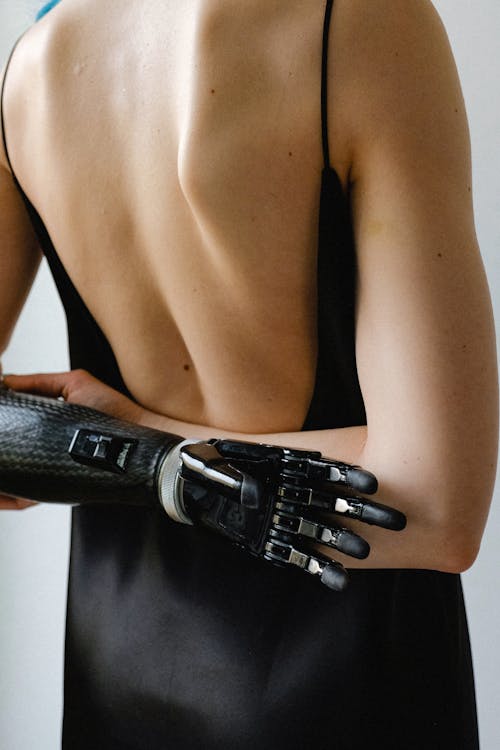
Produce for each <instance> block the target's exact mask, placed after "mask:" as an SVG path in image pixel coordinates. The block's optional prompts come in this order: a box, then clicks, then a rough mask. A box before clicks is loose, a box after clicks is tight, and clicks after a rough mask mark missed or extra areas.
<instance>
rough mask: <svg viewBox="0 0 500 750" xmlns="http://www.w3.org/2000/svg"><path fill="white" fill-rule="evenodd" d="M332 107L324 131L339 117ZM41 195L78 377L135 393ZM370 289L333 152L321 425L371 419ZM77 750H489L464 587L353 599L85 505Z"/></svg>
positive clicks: (319, 381) (145, 520)
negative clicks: (479, 712) (363, 317)
mask: <svg viewBox="0 0 500 750" xmlns="http://www.w3.org/2000/svg"><path fill="white" fill-rule="evenodd" d="M331 5H332V2H331V0H330V1H329V2H328V3H327V8H326V10H327V13H326V15H325V34H324V42H325V44H324V49H323V71H325V70H326V63H325V55H326V51H327V40H328V23H329V19H330V15H329V14H330V12H331ZM325 83H326V77H325V76H324V75H323V84H325ZM325 101H326V96H325V95H324V96H323V97H322V102H323V103H324V102H325ZM322 114H323V123H322V127H323V133H325V132H327V129H326V122H325V116H326V107H325V106H323V108H322ZM324 145H325V142H324ZM326 145H328V142H327V140H326ZM26 201H27V206H28V210H29V211H30V214H31V216H32V219H33V223H34V225H35V227H36V229H37V232H38V234H39V237H40V240H41V243H42V246H43V248H44V252H45V254H46V256H47V259H48V261H49V263H50V266H51V268H52V272H53V274H54V278H55V280H56V283H57V286H58V289H59V292H60V295H61V299H62V301H63V304H64V307H65V310H66V315H67V318H68V330H69V340H70V348H71V363H72V366H73V367H83V368H86V369H88V370H90V372H92V373H93V374H94V375H96V376H97V377H99V378H101V379H102V380H104V382H106V383H108V384H109V385H111V386H113V387H115V388H118V389H119V390H121V391H122V392H124V393H126V392H127V391H126V388H125V386H124V384H123V380H122V378H121V375H120V372H119V369H118V365H117V362H116V359H115V357H114V355H113V352H112V350H111V348H110V346H109V344H108V342H107V341H106V339H105V337H104V335H103V333H102V331H101V330H100V329H99V327H98V326H97V324H96V322H95V321H94V319H93V318H92V316H91V314H90V312H89V311H88V310H87V308H86V307H85V305H84V303H83V301H82V299H81V297H80V295H79V294H78V292H77V290H76V289H75V287H74V286H73V284H72V282H71V280H70V279H69V277H68V276H67V274H66V272H65V270H64V268H63V266H62V264H61V262H60V260H59V258H58V256H57V253H56V251H55V248H54V246H53V244H52V242H51V240H50V237H49V236H48V234H47V232H46V230H45V228H44V227H43V224H42V222H41V221H40V218H39V216H38V215H37V213H36V210H35V208H34V207H33V206H32V205H31V204H30V202H29V200H28V199H27V198H26ZM355 280H356V259H355V247H354V241H353V232H352V223H351V218H350V208H349V196H348V195H346V194H344V192H343V190H342V186H341V183H340V180H339V178H338V175H337V174H336V172H335V171H334V170H333V169H332V168H331V166H330V164H329V157H328V151H327V150H326V151H325V166H324V170H323V174H322V182H321V203H320V217H319V238H318V336H319V354H318V363H317V375H316V386H315V390H314V396H313V398H312V402H311V405H310V409H309V413H308V415H307V419H306V422H305V424H304V429H307V430H310V429H319V428H335V427H345V426H350V425H359V424H365V423H366V422H365V412H364V406H363V399H362V396H361V391H360V388H359V383H358V378H357V373H356V362H355V352H354V299H355ZM63 746H64V748H65V749H66V750H88V748H93V749H95V750H99V749H100V748H103V749H104V748H105V749H106V750H125V749H127V748H130V750H146V749H147V750H168V749H169V748H180V749H185V750H216V749H217V750H220V748H231V749H232V748H238V750H254V749H255V748H259V749H260V750H271V749H273V750H276V749H278V748H286V749H287V750H305V749H306V748H318V750H323V749H324V750H326V748H328V750H365V749H366V748H367V747H369V748H385V750H422V749H423V748H425V750H476V749H477V748H478V740H477V727H476V714H475V697H474V686H473V676H472V664H471V655H470V649H469V640H468V633H467V623H466V617H465V611H464V604H463V597H462V589H461V582H460V577H459V576H457V575H451V574H444V573H438V572H433V571H416V570H412V571H404V570H390V571H362V572H353V573H352V574H351V585H350V587H349V588H348V590H347V591H346V592H345V593H343V594H341V595H336V594H334V593H332V592H331V591H330V590H328V589H327V588H326V587H324V586H321V585H320V584H319V583H318V581H316V580H313V579H312V578H310V577H308V576H307V575H305V574H304V573H302V572H301V571H295V570H288V569H286V570H282V569H277V568H274V567H272V566H271V565H269V564H268V563H266V562H263V561H259V560H255V559H252V558H250V557H247V556H246V555H245V553H243V552H241V551H239V550H238V549H236V548H233V547H231V546H230V545H228V543H227V542H226V541H225V540H224V539H220V538H218V537H216V536H212V535H211V534H210V533H209V532H207V531H206V530H203V529H196V528H188V527H181V526H179V525H176V524H174V523H173V522H170V521H169V520H168V519H167V518H166V517H165V515H164V513H162V512H161V511H160V510H158V511H156V510H145V509H140V508H125V507H124V508H119V507H117V506H113V507H111V506H107V507H104V508H103V507H100V508H95V509H93V508H77V509H75V510H74V511H73V531H72V552H71V568H70V581H69V601H68V617H67V638H66V672H65V713H64V731H63Z"/></svg>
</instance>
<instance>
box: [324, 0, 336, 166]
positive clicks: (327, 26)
mask: <svg viewBox="0 0 500 750" xmlns="http://www.w3.org/2000/svg"><path fill="white" fill-rule="evenodd" d="M332 8H333V0H326V8H325V20H324V24H323V52H322V56H321V135H322V142H323V161H324V166H325V167H330V150H329V147H328V111H327V110H328V93H327V84H328V32H329V30H330V18H331V16H332Z"/></svg>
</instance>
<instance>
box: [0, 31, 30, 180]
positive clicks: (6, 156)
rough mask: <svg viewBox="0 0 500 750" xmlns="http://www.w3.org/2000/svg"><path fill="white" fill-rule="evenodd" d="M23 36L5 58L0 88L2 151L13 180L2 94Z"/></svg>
mask: <svg viewBox="0 0 500 750" xmlns="http://www.w3.org/2000/svg"><path fill="white" fill-rule="evenodd" d="M23 36H24V34H23V35H22V36H20V37H19V39H18V40H17V41H16V43H15V44H14V46H13V47H12V49H11V51H10V54H9V57H8V58H7V62H6V64H5V68H4V72H3V80H2V86H1V88H0V124H1V128H2V142H3V149H4V152H5V158H6V159H7V164H8V166H9V169H10V171H11V172H12V176H13V177H14V179H16V176H15V174H14V170H13V169H12V164H11V161H10V156H9V149H8V148H7V134H6V132H5V115H4V93H5V81H6V80H7V73H8V70H9V67H10V63H11V61H12V57H13V55H14V52H15V51H16V49H17V45H18V44H19V42H20V41H21V39H22V38H23Z"/></svg>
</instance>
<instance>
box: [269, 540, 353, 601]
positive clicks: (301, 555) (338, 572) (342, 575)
mask: <svg viewBox="0 0 500 750" xmlns="http://www.w3.org/2000/svg"><path fill="white" fill-rule="evenodd" d="M269 534H270V538H269V540H268V541H267V543H266V546H265V553H264V557H265V558H266V559H268V560H272V561H273V562H277V563H281V564H285V565H295V566H296V567H298V568H302V570H305V571H306V572H307V573H311V574H312V575H319V576H320V577H321V582H322V583H324V584H325V585H326V586H328V587H329V588H331V589H333V590H334V591H343V590H344V589H345V588H346V586H347V584H348V582H349V576H348V574H347V571H346V569H345V568H344V566H343V565H341V564H340V563H338V562H335V561H334V560H329V559H328V558H327V557H324V556H323V555H321V554H317V555H310V554H308V553H306V552H302V551H301V550H299V549H296V548H295V547H294V546H293V545H292V544H291V543H290V538H289V537H286V535H282V536H281V537H280V532H276V531H274V532H273V529H271V530H270V532H269Z"/></svg>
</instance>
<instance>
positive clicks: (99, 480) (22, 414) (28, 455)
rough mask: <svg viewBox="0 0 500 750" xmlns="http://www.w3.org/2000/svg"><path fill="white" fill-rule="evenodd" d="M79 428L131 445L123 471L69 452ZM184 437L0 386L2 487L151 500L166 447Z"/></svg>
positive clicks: (23, 492)
mask: <svg viewBox="0 0 500 750" xmlns="http://www.w3.org/2000/svg"><path fill="white" fill-rule="evenodd" d="M77 430H89V431H90V433H92V435H96V436H99V435H104V436H105V438H106V440H108V438H109V437H110V436H111V437H113V438H118V439H119V440H120V439H122V440H124V441H125V442H126V444H127V445H128V444H130V445H131V447H130V449H129V450H127V453H126V461H125V462H124V466H122V468H121V470H120V471H118V472H117V471H116V470H115V471H113V470H110V469H109V468H105V467H103V466H98V465H86V464H82V463H79V462H78V461H76V460H75V459H74V458H73V457H72V455H71V454H70V452H69V451H70V446H71V444H72V442H73V440H74V438H75V433H76V432H77ZM181 440H182V438H180V437H178V436H176V435H170V434H168V433H164V432H161V431H159V430H153V429H150V428H148V427H142V426H140V425H137V424H133V423H132V422H126V421H123V420H119V419H115V418H114V417H110V416H108V415H106V414H103V413H102V412H99V411H96V410H94V409H89V408H87V407H84V406H79V405H76V404H68V403H66V402H64V401H59V400H58V399H52V398H45V397H43V396H34V395H31V394H25V393H19V392H15V391H11V390H7V389H4V390H0V492H3V493H5V494H8V495H13V496H16V497H23V498H27V499H30V500H38V501H42V502H55V503H70V504H79V503H115V502H119V503H126V504H132V505H149V506H153V505H155V504H156V503H157V502H159V500H158V493H157V476H158V470H159V465H160V464H161V460H162V458H163V457H164V456H165V454H166V452H168V451H169V450H170V448H172V447H173V446H174V445H175V444H176V443H178V442H180V441H181Z"/></svg>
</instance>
